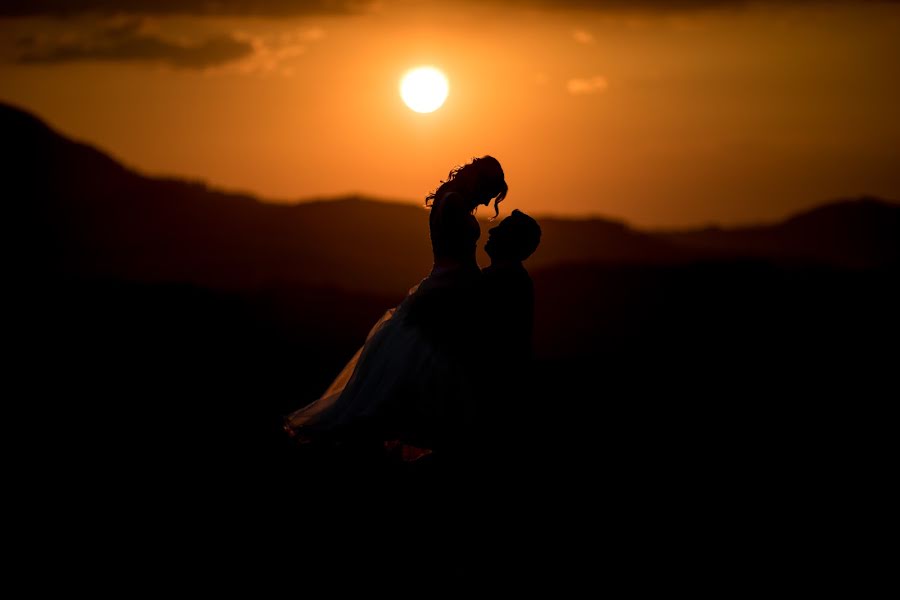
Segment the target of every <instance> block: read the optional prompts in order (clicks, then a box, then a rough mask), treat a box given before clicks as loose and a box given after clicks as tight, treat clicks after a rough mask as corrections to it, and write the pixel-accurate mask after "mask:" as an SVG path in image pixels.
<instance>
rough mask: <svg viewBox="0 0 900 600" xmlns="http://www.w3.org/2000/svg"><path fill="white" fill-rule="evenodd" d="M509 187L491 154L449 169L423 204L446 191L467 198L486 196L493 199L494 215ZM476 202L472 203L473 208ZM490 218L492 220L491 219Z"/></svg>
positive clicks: (498, 162)
mask: <svg viewBox="0 0 900 600" xmlns="http://www.w3.org/2000/svg"><path fill="white" fill-rule="evenodd" d="M508 191H509V187H508V186H507V185H506V180H505V178H504V175H503V167H501V166H500V161H498V160H497V159H496V158H494V157H493V156H482V157H481V158H474V159H472V162H470V163H468V164H465V165H463V166H461V167H456V168H454V169H452V170H451V171H450V174H449V175H448V176H447V180H446V181H442V182H441V185H440V186H438V188H437V189H436V190H434V191H433V192H431V193H430V194H428V195H427V196H426V197H425V206H431V205H432V203H433V202H434V201H435V200H436V199H438V198H440V197H441V196H443V195H444V194H446V193H447V192H459V193H460V194H462V195H464V196H466V197H467V198H470V199H472V198H479V197H488V198H493V199H494V217H493V218H496V217H497V215H499V214H500V209H499V208H498V206H497V205H498V204H500V202H502V201H503V199H504V198H505V197H506V194H507V192H508ZM475 206H477V204H474V205H473V208H475ZM493 218H492V220H493Z"/></svg>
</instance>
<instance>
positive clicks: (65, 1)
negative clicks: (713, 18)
mask: <svg viewBox="0 0 900 600" xmlns="http://www.w3.org/2000/svg"><path fill="white" fill-rule="evenodd" d="M487 1H489V2H491V3H492V4H494V5H496V6H501V7H505V8H508V9H532V10H533V9H538V10H547V11H557V10H566V9H576V10H595V11H616V10H630V11H667V12H674V11H684V10H698V9H710V8H729V7H740V6H745V5H748V4H764V3H769V4H773V5H774V4H779V5H798V4H816V3H819V4H822V3H826V2H834V1H835V0H781V1H780V2H775V1H774V0H487ZM484 2H485V0H456V2H455V4H466V3H468V4H483V3H484ZM844 2H845V3H848V4H854V3H857V2H869V3H876V2H877V3H891V4H897V3H898V2H900V0H844ZM430 3H431V4H432V5H433V6H446V5H447V4H448V2H446V1H443V0H430ZM382 4H396V5H401V6H402V2H401V0H386V1H384V2H382V1H381V0H3V2H2V3H0V17H23V16H54V17H71V16H75V15H85V14H100V15H122V14H131V15H148V16H169V15H179V16H230V17H240V16H246V17H297V16H309V15H352V14H361V13H366V12H371V11H373V10H376V9H377V8H379V7H380V6H381V5H382Z"/></svg>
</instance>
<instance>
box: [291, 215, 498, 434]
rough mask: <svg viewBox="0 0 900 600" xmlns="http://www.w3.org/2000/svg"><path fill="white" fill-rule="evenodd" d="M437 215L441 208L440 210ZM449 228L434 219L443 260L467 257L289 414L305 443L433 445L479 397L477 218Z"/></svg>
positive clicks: (437, 271) (441, 272)
mask: <svg viewBox="0 0 900 600" xmlns="http://www.w3.org/2000/svg"><path fill="white" fill-rule="evenodd" d="M433 216H434V213H433ZM468 216H469V217H470V218H471V220H469V219H458V218H455V219H454V220H453V221H452V222H451V225H449V226H444V225H443V224H442V223H441V222H440V221H439V220H436V219H434V218H432V219H431V223H430V224H431V233H432V248H433V251H434V254H435V257H436V259H437V258H438V257H441V256H443V255H444V253H445V250H447V249H449V251H450V252H452V253H455V254H457V255H458V254H460V253H464V254H465V256H464V260H458V261H451V262H450V263H449V264H450V266H446V265H447V264H448V263H447V261H442V264H444V265H445V266H441V267H437V266H436V267H435V268H434V269H433V270H432V271H431V273H430V274H429V275H428V276H427V277H426V278H425V279H423V280H422V281H421V282H420V283H419V284H418V285H416V286H415V287H413V288H412V289H411V290H410V291H409V293H408V294H407V296H406V298H405V299H404V300H403V301H402V302H401V303H400V304H399V305H398V306H397V307H396V308H392V309H390V310H388V311H387V312H385V313H384V315H383V316H382V317H381V318H380V319H379V320H378V322H376V323H375V325H374V326H373V327H372V328H371V330H370V331H369V334H368V336H367V337H366V340H365V343H364V344H363V346H362V347H361V348H360V349H359V350H358V351H357V352H356V354H355V355H354V356H353V358H351V359H350V361H349V362H348V363H347V364H346V366H345V367H344V368H343V369H342V370H341V372H340V373H339V374H338V375H337V377H336V378H335V379H334V381H333V382H332V384H331V385H330V386H329V387H328V389H327V390H326V391H325V393H324V394H322V396H321V397H319V398H318V399H317V400H315V401H313V402H312V403H311V404H309V405H308V406H305V407H304V408H301V409H299V410H297V411H295V412H293V413H291V414H290V415H288V417H287V418H286V419H285V429H286V430H288V431H289V432H291V433H292V434H294V435H297V436H299V438H300V439H301V440H303V441H315V440H317V439H327V440H340V439H342V438H345V437H348V436H358V435H366V436H372V437H378V438H381V439H383V440H401V441H403V442H405V443H409V444H412V445H416V446H421V447H432V445H433V443H434V442H435V438H436V436H439V435H440V431H441V428H442V427H446V426H447V425H448V423H451V422H452V419H451V418H448V416H449V414H450V413H452V412H453V411H457V410H463V408H462V407H465V406H466V404H467V402H468V401H469V399H470V398H471V397H472V395H473V392H474V389H473V385H474V384H473V381H474V378H473V377H472V368H473V363H472V356H471V352H469V351H468V350H467V348H468V347H469V345H470V344H471V343H472V340H473V339H474V333H475V332H474V331H473V328H474V326H473V323H474V313H475V308H476V305H477V303H476V293H475V290H476V289H477V282H478V280H479V278H480V277H481V272H480V270H479V269H478V266H477V264H476V263H475V242H476V241H477V239H478V237H479V233H480V230H479V228H478V223H477V221H476V220H475V218H474V216H471V215H468Z"/></svg>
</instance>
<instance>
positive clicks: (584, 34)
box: [572, 29, 594, 44]
mask: <svg viewBox="0 0 900 600" xmlns="http://www.w3.org/2000/svg"><path fill="white" fill-rule="evenodd" d="M572 39H574V40H575V41H576V42H578V43H579V44H593V43H594V36H593V35H591V33H590V32H589V31H585V30H584V29H576V30H575V31H573V32H572Z"/></svg>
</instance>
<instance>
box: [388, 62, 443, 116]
mask: <svg viewBox="0 0 900 600" xmlns="http://www.w3.org/2000/svg"><path fill="white" fill-rule="evenodd" d="M449 91H450V85H449V83H448V82H447V78H446V77H445V76H444V74H443V73H441V72H440V71H439V70H437V69H435V68H434V67H417V68H415V69H412V70H411V71H408V72H407V73H406V74H405V75H404V76H403V79H402V80H401V81H400V97H401V98H403V102H405V103H406V105H407V106H408V107H410V108H411V109H413V110H414V111H416V112H418V113H430V112H434V111H436V110H437V109H439V108H440V107H441V106H442V105H443V104H444V101H445V100H446V99H447V93H448V92H449Z"/></svg>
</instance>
